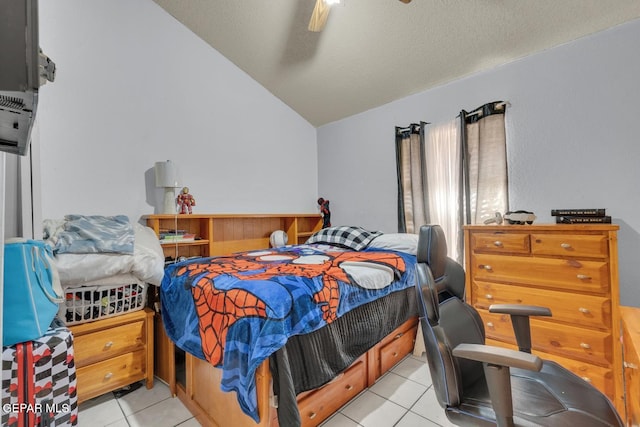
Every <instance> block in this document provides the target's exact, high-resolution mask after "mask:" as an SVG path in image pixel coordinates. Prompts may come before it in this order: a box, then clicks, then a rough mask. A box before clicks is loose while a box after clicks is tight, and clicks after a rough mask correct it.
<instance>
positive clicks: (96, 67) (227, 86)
mask: <svg viewBox="0 0 640 427" xmlns="http://www.w3.org/2000/svg"><path fill="white" fill-rule="evenodd" d="M40 45H41V47H42V49H43V51H44V52H45V53H46V54H47V55H48V56H49V57H50V58H51V59H52V60H53V61H54V62H55V63H56V65H57V76H56V80H55V82H53V83H49V84H47V85H46V86H44V87H43V88H42V89H41V96H40V104H39V109H38V117H39V120H40V135H41V137H40V144H41V158H42V167H41V173H42V194H43V195H42V210H43V218H61V217H62V216H63V215H65V214H68V213H81V214H103V215H112V214H126V215H128V216H129V217H130V218H131V219H132V220H134V221H135V220H138V218H139V217H140V216H141V215H144V214H150V213H154V206H160V205H161V202H162V200H161V197H162V190H158V189H156V188H155V187H154V182H153V173H152V172H153V170H152V168H153V164H154V162H156V161H163V160H167V159H171V160H173V161H174V162H175V164H176V166H177V167H178V168H179V169H180V172H181V176H182V184H183V185H186V186H188V187H189V188H190V191H191V194H193V195H194V196H195V198H196V203H197V205H196V208H195V212H202V213H225V212H226V213H236V212H237V213H246V212H251V213H282V212H294V213H298V212H300V213H306V212H317V211H318V210H317V204H316V200H317V169H316V168H317V147H316V131H315V128H314V127H313V126H311V125H310V124H309V123H308V122H307V121H306V120H304V119H303V118H301V117H300V116H299V115H298V114H297V113H295V112H294V111H293V110H291V109H290V108H289V107H287V106H286V105H285V104H283V103H282V102H281V101H280V100H279V99H277V98H275V97H274V96H273V95H272V94H271V93H269V92H268V91H266V90H265V89H264V88H263V87H262V86H260V85H259V84H258V83H257V82H256V81H254V80H253V79H251V78H250V77H249V76H248V75H247V74H245V73H244V72H242V71H240V70H239V69H238V68H237V67H236V66H235V65H233V64H232V63H231V62H230V61H228V60H227V59H226V58H224V57H223V56H222V55H221V54H220V53H219V52H217V51H216V50H214V49H212V48H211V47H210V46H208V45H206V44H205V43H204V42H203V41H202V40H200V39H199V38H198V37H197V36H195V35H194V34H193V33H192V32H190V31H189V30H187V29H186V28H185V27H184V26H182V25H181V24H180V23H178V22H177V21H176V20H175V19H174V18H173V17H171V16H170V15H169V14H167V13H166V12H165V11H164V10H162V9H161V8H160V7H159V6H157V5H156V4H155V3H153V2H152V1H151V0H135V1H132V0H91V1H86V0H56V1H42V2H40Z"/></svg>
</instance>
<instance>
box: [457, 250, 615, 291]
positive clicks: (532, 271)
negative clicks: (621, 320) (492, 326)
mask: <svg viewBox="0 0 640 427" xmlns="http://www.w3.org/2000/svg"><path fill="white" fill-rule="evenodd" d="M470 269H471V271H470V272H469V274H471V275H472V277H474V278H475V279H476V280H482V281H489V282H494V281H496V282H503V283H521V284H529V285H533V286H540V287H549V288H556V289H559V290H575V291H581V292H592V293H600V294H605V293H607V292H608V291H609V266H608V264H607V263H606V262H604V261H595V260H592V261H585V260H573V259H559V258H537V257H526V256H501V255H489V254H486V255H485V254H476V255H472V256H471V267H470Z"/></svg>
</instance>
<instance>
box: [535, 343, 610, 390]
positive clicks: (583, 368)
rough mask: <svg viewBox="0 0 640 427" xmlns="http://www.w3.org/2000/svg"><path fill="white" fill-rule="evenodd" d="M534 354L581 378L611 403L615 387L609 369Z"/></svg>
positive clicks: (543, 354)
mask: <svg viewBox="0 0 640 427" xmlns="http://www.w3.org/2000/svg"><path fill="white" fill-rule="evenodd" d="M534 354H536V355H537V356H539V357H540V358H541V359H544V360H552V361H554V362H556V363H557V364H559V365H560V366H562V367H564V368H566V369H568V370H570V371H571V372H573V373H574V374H575V375H577V376H578V377H580V378H582V379H583V380H585V381H586V382H588V383H589V384H591V385H592V386H594V387H595V388H597V389H598V390H600V391H601V392H602V393H604V394H606V395H607V397H608V398H609V399H610V400H611V401H613V399H614V396H615V385H614V381H613V371H612V370H611V369H610V368H604V367H602V366H597V365H593V364H591V363H586V362H581V361H579V360H574V359H568V358H566V357H562V356H558V355H555V354H550V353H545V352H542V351H534Z"/></svg>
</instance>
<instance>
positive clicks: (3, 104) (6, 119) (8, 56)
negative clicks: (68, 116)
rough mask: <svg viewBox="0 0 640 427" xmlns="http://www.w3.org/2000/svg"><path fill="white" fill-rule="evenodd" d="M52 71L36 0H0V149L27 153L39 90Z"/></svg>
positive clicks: (53, 65)
mask: <svg viewBox="0 0 640 427" xmlns="http://www.w3.org/2000/svg"><path fill="white" fill-rule="evenodd" d="M55 70H56V67H55V64H54V63H53V62H52V61H51V60H50V59H49V58H48V57H47V56H46V55H44V54H43V53H42V52H41V50H40V45H39V39H38V0H0V151H5V152H8V153H13V154H18V155H24V154H26V153H27V149H28V148H29V143H30V141H31V129H32V128H33V122H34V120H35V118H36V109H37V106H38V89H39V88H40V86H41V85H43V84H44V83H46V82H47V81H53V80H54V78H55Z"/></svg>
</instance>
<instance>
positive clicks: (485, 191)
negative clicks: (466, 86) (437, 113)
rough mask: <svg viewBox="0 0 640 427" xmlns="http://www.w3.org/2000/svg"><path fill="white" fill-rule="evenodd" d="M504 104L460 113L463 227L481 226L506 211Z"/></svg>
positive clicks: (497, 103) (507, 206) (489, 104)
mask: <svg viewBox="0 0 640 427" xmlns="http://www.w3.org/2000/svg"><path fill="white" fill-rule="evenodd" d="M506 105H507V104H506V103H505V102H502V101H495V102H491V103H488V104H485V105H483V106H481V107H478V108H476V109H475V110H473V111H471V112H467V111H465V110H462V111H461V112H460V136H461V139H462V153H463V155H462V162H463V167H462V170H463V171H464V172H463V174H464V179H463V181H464V188H465V190H464V201H463V203H464V207H465V224H481V223H482V222H484V220H486V219H489V218H493V217H494V215H495V212H500V213H505V212H506V211H508V209H509V199H508V178H507V157H506V132H505V111H506Z"/></svg>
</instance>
